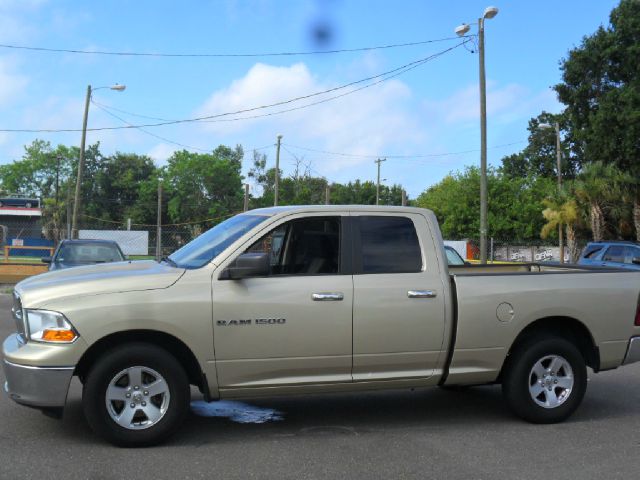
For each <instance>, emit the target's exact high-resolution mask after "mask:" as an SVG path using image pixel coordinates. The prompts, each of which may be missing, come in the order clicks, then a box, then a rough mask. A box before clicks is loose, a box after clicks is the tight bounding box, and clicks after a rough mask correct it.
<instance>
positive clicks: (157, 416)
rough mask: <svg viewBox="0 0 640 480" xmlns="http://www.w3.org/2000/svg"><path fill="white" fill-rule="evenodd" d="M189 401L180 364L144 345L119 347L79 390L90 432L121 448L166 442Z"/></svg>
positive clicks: (103, 358) (155, 348) (182, 415)
mask: <svg viewBox="0 0 640 480" xmlns="http://www.w3.org/2000/svg"><path fill="white" fill-rule="evenodd" d="M163 382H164V383H163ZM136 387H138V388H136ZM155 392H158V393H155ZM189 402H190V389H189V382H188V380H187V375H186V373H185V371H184V369H183V368H182V366H181V365H180V363H178V361H177V360H176V359H175V357H173V356H172V355H171V354H169V353H168V352H167V351H166V350H163V349H162V348H159V347H156V346H155V345H151V344H147V343H129V344H126V345H122V346H120V347H117V348H115V349H113V350H110V351H109V352H108V353H106V354H105V355H103V356H102V357H100V358H99V359H98V360H97V362H96V363H95V365H94V366H93V368H92V369H91V370H90V371H89V374H88V375H87V378H86V382H85V384H84V388H83V391H82V406H83V409H84V414H85V417H86V419H87V422H88V423H89V425H90V426H91V428H92V429H93V430H94V431H95V432H96V433H97V434H99V435H100V436H102V437H104V438H105V439H106V440H108V441H109V442H111V443H113V444H114V445H118V446H121V447H143V446H149V445H155V444H158V443H160V442H162V441H164V440H166V439H167V438H169V437H170V436H171V435H172V434H174V433H175V431H176V430H177V429H178V427H179V426H180V425H181V424H182V422H183V421H184V419H185V417H186V415H187V413H188V411H189Z"/></svg>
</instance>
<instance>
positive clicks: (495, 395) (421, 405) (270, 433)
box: [0, 295, 640, 480]
mask: <svg viewBox="0 0 640 480" xmlns="http://www.w3.org/2000/svg"><path fill="white" fill-rule="evenodd" d="M9 309H10V296H9V295H0V337H2V338H5V337H6V336H7V335H8V334H9V333H11V331H12V330H13V328H14V324H13V320H12V319H11V316H10V311H9ZM0 376H1V374H0ZM0 380H1V381H2V383H4V377H3V376H1V378H0ZM193 399H194V401H197V400H198V399H199V396H198V395H197V394H195V393H194V395H193ZM80 400H81V386H80V384H79V382H77V381H76V380H74V382H73V384H72V390H71V392H70V395H69V400H68V403H67V407H66V410H65V416H64V419H63V420H54V419H51V418H48V417H45V416H44V415H42V414H41V413H40V412H38V411H37V410H31V409H29V408H25V407H21V406H19V405H16V404H14V403H13V402H12V401H10V400H9V399H8V398H6V396H5V395H1V396H0V480H12V479H44V480H52V479H58V478H60V479H96V480H107V479H109V480H111V479H146V480H152V479H153V480H156V479H200V478H202V479H253V478H259V479H262V478H274V479H316V478H323V479H367V480H368V479H378V478H380V479H400V478H403V479H404V478H407V479H408V478H422V479H424V478H434V479H447V480H449V479H540V478H553V479H554V480H561V479H571V480H578V479H579V480H586V479H603V478H607V479H617V478H620V479H625V480H629V479H634V478H638V477H639V475H640V473H639V472H640V467H639V466H638V457H639V456H640V364H635V365H631V366H627V367H623V368H620V369H618V370H615V371H611V372H604V373H601V374H597V375H594V374H592V373H591V374H590V382H589V387H588V390H587V395H586V397H585V400H584V402H583V404H582V406H581V407H580V408H579V410H578V411H577V413H576V414H575V415H574V416H573V417H572V418H570V419H569V420H568V421H566V422H564V423H562V424H558V425H531V424H528V423H525V422H523V421H521V420H519V419H517V418H515V417H513V416H512V415H511V414H510V413H509V412H508V411H507V410H506V408H505V405H504V403H503V400H502V396H501V392H500V388H499V387H497V386H490V387H474V388H470V389H467V390H464V391H443V390H440V389H438V388H433V389H424V390H415V391H393V392H376V393H367V394H357V395H317V396H297V397H287V398H272V399H260V400H256V401H251V402H247V403H248V404H249V405H246V409H247V411H249V412H250V413H251V412H253V413H255V412H256V411H258V412H267V413H269V412H272V413H273V412H275V414H274V415H269V414H267V415H266V416H262V417H261V416H260V415H258V416H257V420H256V419H255V418H254V421H263V420H265V419H266V420H267V421H266V422H265V423H239V422H242V421H249V422H251V421H252V417H251V416H249V417H248V420H247V417H246V416H243V415H239V416H238V415H237V413H238V412H237V411H236V412H235V414H234V415H227V416H222V417H210V416H204V417H203V416H199V415H196V414H195V413H192V414H191V415H190V417H189V418H188V420H187V421H186V422H185V424H184V426H183V428H182V429H181V431H180V432H179V433H178V435H176V436H175V437H174V438H173V439H172V440H171V441H170V442H168V443H167V444H164V445H162V446H159V447H153V448H146V449H122V448H116V447H113V446H111V445H109V444H107V443H105V442H104V441H102V440H101V439H100V438H98V437H96V436H95V435H94V434H93V433H92V432H91V430H90V429H89V427H88V426H87V424H86V422H85V420H84V418H83V415H82V408H81V403H80ZM196 405H197V406H198V407H199V408H196V407H195V406H196ZM200 407H202V405H201V404H199V403H196V404H194V411H198V412H199V413H200V414H201V415H202V408H200ZM232 407H233V408H235V409H236V410H237V409H242V408H243V406H242V405H238V404H232ZM205 413H206V412H205ZM218 413H220V412H218ZM223 413H224V412H223ZM241 413H242V412H241ZM278 416H279V417H281V419H280V420H277V418H278ZM269 418H272V419H271V420H269Z"/></svg>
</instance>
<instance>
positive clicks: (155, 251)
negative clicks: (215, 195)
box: [0, 215, 590, 263]
mask: <svg viewBox="0 0 640 480" xmlns="http://www.w3.org/2000/svg"><path fill="white" fill-rule="evenodd" d="M229 216H231V215H227V216H225V217H221V218H215V219H208V220H205V221H202V222H190V223H180V224H168V225H160V228H158V226H157V225H149V224H136V223H131V222H130V221H124V222H114V221H108V220H99V219H94V218H86V217H85V218H82V219H81V221H80V223H79V225H78V238H80V239H100V240H113V241H115V242H117V243H118V244H119V245H120V248H121V249H122V251H123V253H124V254H125V255H127V256H129V258H133V259H143V258H161V257H164V256H168V255H170V254H171V253H173V252H174V251H176V250H177V249H179V248H180V247H182V246H183V245H186V244H187V243H189V242H190V241H191V240H193V239H194V238H196V237H197V236H199V235H200V234H202V233H203V232H205V231H206V230H208V229H209V228H211V227H213V226H214V225H215V224H217V223H219V222H220V221H222V220H224V219H225V218H228V217H229ZM0 237H1V238H0V247H2V253H3V255H4V257H5V261H7V260H9V257H11V258H14V259H17V260H21V259H27V258H29V257H31V258H32V259H34V260H35V259H36V258H40V257H43V256H47V255H50V253H51V251H52V249H54V248H55V247H56V246H57V244H58V243H59V241H60V240H63V239H65V238H70V226H69V225H67V224H66V223H65V224H63V225H59V226H56V225H55V224H53V223H52V222H47V221H45V220H43V219H42V217H39V216H34V217H29V218H27V217H15V218H9V217H4V218H3V217H2V216H0ZM589 241H590V239H587V238H580V239H577V240H576V241H574V242H566V243H565V249H564V251H565V258H564V261H565V262H567V263H574V262H576V261H577V260H578V258H579V255H580V252H581V251H582V250H583V249H584V247H585V246H586V244H587V243H588V242H589ZM446 243H447V244H449V245H451V246H453V247H454V248H455V249H456V250H457V251H458V253H460V255H461V256H462V257H463V258H465V259H468V260H478V259H479V258H480V248H479V247H480V242H479V240H478V239H446ZM487 258H488V260H489V261H493V262H558V261H560V248H559V246H558V243H557V240H556V241H551V240H537V239H534V240H518V239H504V238H501V239H498V238H489V239H487Z"/></svg>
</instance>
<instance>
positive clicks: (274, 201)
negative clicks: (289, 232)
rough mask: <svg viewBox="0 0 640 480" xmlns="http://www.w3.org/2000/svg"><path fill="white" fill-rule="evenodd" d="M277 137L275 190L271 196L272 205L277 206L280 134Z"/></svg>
mask: <svg viewBox="0 0 640 480" xmlns="http://www.w3.org/2000/svg"><path fill="white" fill-rule="evenodd" d="M276 138H277V139H278V143H277V147H276V183H275V192H274V196H273V205H274V206H276V207H277V206H278V186H279V184H280V142H281V140H282V135H280V134H278V136H277V137H276Z"/></svg>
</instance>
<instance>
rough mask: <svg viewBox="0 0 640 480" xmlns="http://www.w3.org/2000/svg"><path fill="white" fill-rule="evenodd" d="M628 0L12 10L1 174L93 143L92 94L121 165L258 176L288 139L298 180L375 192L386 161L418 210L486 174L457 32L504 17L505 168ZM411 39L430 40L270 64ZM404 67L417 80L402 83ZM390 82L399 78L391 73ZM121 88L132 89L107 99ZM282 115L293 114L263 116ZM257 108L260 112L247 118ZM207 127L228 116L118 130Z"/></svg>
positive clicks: (99, 124)
mask: <svg viewBox="0 0 640 480" xmlns="http://www.w3.org/2000/svg"><path fill="white" fill-rule="evenodd" d="M616 4H617V1H612V0H564V1H562V2H558V1H557V0H537V1H535V2H533V1H527V2H522V1H514V0H511V1H505V0H502V3H495V4H491V3H488V2H487V1H479V0H457V1H451V0H450V1H435V0H415V1H414V0H396V1H394V2H390V1H388V0H368V1H365V0H299V1H293V0H289V1H285V0H216V1H204V0H199V1H195V0H184V1H182V2H175V1H168V0H154V1H148V0H139V1H136V2H130V1H124V0H110V1H107V2H86V1H82V2H81V1H74V0H0V44H2V45H4V46H3V47H0V112H2V114H1V115H0V164H3V163H9V162H12V161H14V160H16V159H19V158H21V157H22V155H23V152H24V146H25V145H28V144H30V143H31V142H32V141H33V140H34V139H43V140H47V141H49V142H51V144H52V145H53V146H55V145H57V144H65V145H78V146H79V144H80V138H81V132H80V130H81V128H82V117H83V109H84V102H85V96H86V91H87V85H91V86H92V88H93V89H94V91H93V95H92V100H93V102H92V103H91V104H90V110H89V118H88V128H89V129H102V128H107V130H96V131H91V130H90V131H88V133H87V144H92V143H95V142H97V141H99V142H100V145H101V151H102V153H103V154H105V155H109V154H112V153H114V152H116V151H120V152H127V153H129V152H132V153H138V154H141V155H149V156H150V157H151V158H153V159H154V161H155V162H156V164H157V165H164V164H166V161H167V159H168V158H169V157H170V156H171V154H172V152H173V151H175V150H181V149H184V148H186V149H187V150H190V151H194V152H202V151H211V150H213V149H214V148H215V147H217V146H218V145H221V144H222V145H229V146H235V145H237V144H240V145H242V146H243V148H244V149H245V162H244V172H245V173H246V172H247V171H248V169H249V167H250V164H251V161H250V159H251V158H252V150H253V149H257V150H258V151H259V152H260V153H264V154H266V155H267V161H268V165H269V166H274V164H275V155H276V154H275V150H276V149H275V143H276V136H277V135H282V145H283V147H282V150H281V158H280V165H281V168H282V170H283V172H284V175H290V174H291V173H292V171H293V169H294V167H295V165H296V162H297V161H301V162H302V165H309V168H310V170H311V172H312V174H313V175H319V176H324V177H326V178H327V179H328V180H329V181H337V182H347V181H349V180H355V179H357V178H359V179H361V180H375V179H376V168H377V167H376V164H375V163H374V161H375V159H376V158H378V157H380V158H385V157H386V158H387V161H386V162H384V163H382V167H381V168H382V171H381V177H382V178H383V183H385V184H401V185H403V186H404V188H405V189H406V190H407V192H408V195H409V197H410V198H415V197H416V196H417V195H419V194H420V193H421V192H422V191H424V190H425V189H426V188H428V187H429V186H431V185H433V184H435V183H437V182H438V181H440V180H442V178H444V177H445V176H446V175H447V174H448V173H449V172H453V171H460V170H462V169H464V167H465V166H466V165H478V164H479V159H480V152H479V149H480V120H479V93H478V55H477V53H476V52H475V47H474V45H473V44H472V43H466V44H464V45H462V44H461V43H462V41H461V40H460V39H458V38H456V35H455V34H454V28H455V27H456V26H458V25H460V24H461V23H472V22H477V19H478V17H480V16H481V15H482V13H483V11H484V9H485V8H486V7H488V6H496V7H498V8H499V13H498V15H497V16H496V17H495V18H493V19H491V20H487V21H486V25H485V27H486V28H485V37H486V40H485V42H486V43H485V45H486V48H485V52H486V54H485V56H486V72H487V114H488V117H487V127H488V128H487V132H488V133H487V135H488V142H487V143H488V147H489V148H488V161H489V164H490V165H495V166H499V165H500V160H501V158H502V157H504V156H505V155H508V154H510V153H514V152H517V151H519V150H521V149H522V148H524V146H526V139H527V130H526V127H527V122H528V120H529V119H530V118H531V117H534V116H536V115H538V114H539V113H540V112H542V111H543V110H545V111H548V112H553V113H557V112H560V111H561V110H562V105H561V104H559V102H558V101H557V98H556V95H555V93H554V91H553V90H552V88H551V87H552V86H553V85H555V84H557V83H559V82H560V81H561V71H560V69H559V61H560V60H561V59H562V58H563V57H565V56H566V55H567V53H568V51H569V50H571V49H572V48H575V47H576V46H579V45H580V42H581V40H582V38H583V37H584V36H585V35H589V34H591V33H592V32H594V31H595V30H596V29H597V28H598V27H599V26H600V25H607V23H608V16H609V12H610V11H611V9H612V8H613V7H615V6H616ZM475 32H477V27H476V26H475V25H472V26H471V31H470V33H475ZM432 40H433V42H430V43H424V42H427V41H432ZM407 43H419V44H417V45H409V46H402V47H393V48H380V49H370V50H359V51H351V52H340V53H315V54H309V55H277V56H273V55H261V54H268V53H299V52H317V51H327V50H345V49H346V50H353V49H363V48H368V47H380V46H389V45H398V44H407ZM6 46H13V47H16V46H18V47H44V48H49V49H63V50H81V51H104V52H118V53H145V54H147V53H153V54H155V55H154V56H150V55H145V56H140V55H137V56H131V55H97V54H78V53H70V52H62V53H59V52H50V51H41V50H26V49H17V48H7V47H6ZM447 50H448V51H447ZM158 54H161V55H158ZM164 54H188V55H201V56H171V57H167V56H162V55H164ZM212 54H225V55H234V56H211V55H212ZM248 54H251V55H255V56H246V55H248ZM433 55H436V56H435V57H433V58H431V59H430V60H425V62H423V63H417V64H416V63H412V62H416V61H420V60H423V59H429V58H430V57H431V56H433ZM405 65H409V66H414V67H415V68H412V69H408V70H406V71H405V70H403V69H400V70H398V68H399V67H403V66H405ZM385 72H392V73H390V74H389V75H386V76H380V75H381V74H383V73H385ZM396 74H397V75H396ZM372 77H373V78H372ZM364 79H370V80H366V81H363V80H364ZM353 82H358V83H353ZM116 83H118V84H123V85H126V90H125V91H123V92H118V91H113V90H110V89H109V88H100V87H108V86H111V85H114V84H116ZM352 83H353V84H352ZM348 84H352V85H351V86H348V87H344V88H339V89H336V88H338V87H343V86H344V85H348ZM361 87H365V88H361ZM332 89H336V90H333V91H331V92H328V93H324V94H318V93H319V92H323V91H326V90H332ZM356 90H357V91H356ZM313 94H317V95H313ZM308 95H312V96H311V97H309V98H306V99H301V100H295V101H291V102H289V101H290V100H293V99H296V98H298V97H305V96H308ZM313 103H315V105H310V104H313ZM272 104H280V105H279V106H275V107H269V108H260V109H255V108H256V107H261V106H265V105H272ZM254 109H255V110H254ZM242 110H251V111H248V112H245V113H233V112H238V111H242ZM283 110H289V111H287V112H282V111H283ZM221 114H226V115H222V116H220V115H221ZM258 115H260V116H259V117H257V118H256V116H258ZM201 117H214V118H209V120H208V121H196V122H193V121H190V122H181V123H172V124H169V125H160V126H147V127H141V128H126V129H111V128H112V127H123V126H131V125H133V126H140V125H149V124H157V123H166V122H167V121H174V120H186V119H194V118H201ZM247 117H253V118H247ZM7 129H27V130H43V129H44V130H67V129H71V130H75V131H72V132H28V133H26V132H25V133H23V132H6V131H5V132H3V131H2V130H7ZM177 144H179V145H177ZM252 188H253V187H252ZM254 193H256V194H259V192H258V191H255V192H254Z"/></svg>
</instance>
